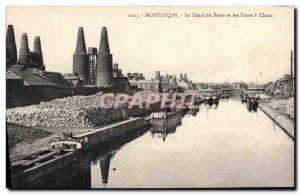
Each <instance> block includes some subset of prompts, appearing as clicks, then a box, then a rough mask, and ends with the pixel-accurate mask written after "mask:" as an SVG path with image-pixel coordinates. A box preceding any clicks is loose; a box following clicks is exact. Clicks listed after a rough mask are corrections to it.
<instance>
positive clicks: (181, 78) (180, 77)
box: [179, 73, 183, 82]
mask: <svg viewBox="0 0 300 194" xmlns="http://www.w3.org/2000/svg"><path fill="white" fill-rule="evenodd" d="M182 80H183V76H182V73H181V74H180V76H179V81H180V82H181V81H182Z"/></svg>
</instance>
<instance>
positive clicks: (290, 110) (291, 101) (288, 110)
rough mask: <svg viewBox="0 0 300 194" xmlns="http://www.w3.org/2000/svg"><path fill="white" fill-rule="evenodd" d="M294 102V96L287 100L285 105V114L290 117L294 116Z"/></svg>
mask: <svg viewBox="0 0 300 194" xmlns="http://www.w3.org/2000/svg"><path fill="white" fill-rule="evenodd" d="M294 103H295V99H294V97H292V98H290V99H289V100H288V101H287V105H286V114H287V115H289V116H290V117H292V118H295V114H294V113H295V111H294V108H295V106H294Z"/></svg>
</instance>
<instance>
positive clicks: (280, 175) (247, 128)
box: [91, 98, 294, 188]
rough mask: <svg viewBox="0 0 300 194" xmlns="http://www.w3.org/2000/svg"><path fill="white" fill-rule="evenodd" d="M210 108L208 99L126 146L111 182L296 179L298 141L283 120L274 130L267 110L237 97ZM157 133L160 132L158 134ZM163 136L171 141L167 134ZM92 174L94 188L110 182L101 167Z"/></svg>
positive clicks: (218, 183)
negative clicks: (285, 128) (284, 128)
mask: <svg viewBox="0 0 300 194" xmlns="http://www.w3.org/2000/svg"><path fill="white" fill-rule="evenodd" d="M205 109H206V108H205V105H204V104H203V105H201V108H200V111H199V112H197V113H196V114H195V113H194V114H195V116H193V114H184V117H183V118H182V120H181V124H180V125H178V126H176V127H175V128H172V127H170V128H161V127H154V128H150V131H149V133H148V134H145V135H143V136H141V137H139V138H137V139H135V140H134V141H132V142H130V143H128V144H126V146H123V147H122V149H120V150H119V151H118V152H117V153H116V154H115V155H114V158H112V157H111V158H110V168H111V169H110V173H109V180H108V183H107V184H106V185H105V186H106V187H107V188H132V187H133V188H136V187H138V188H170V187H171V188H178V187H241V186H247V187H255V186H258V187H259V186H260V187H262V186H263V187H268V186H290V185H293V175H294V171H293V170H294V169H293V159H294V156H293V145H294V144H293V141H292V140H290V139H289V138H288V137H287V135H286V134H285V133H284V132H283V131H282V130H279V128H277V126H276V128H277V129H278V130H276V131H274V126H273V122H272V121H271V120H270V119H269V118H268V117H267V116H266V115H265V114H264V113H263V112H261V111H260V110H257V112H256V115H254V114H249V112H248V110H247V106H246V105H245V104H242V103H241V100H240V99H237V100H235V98H232V99H229V100H225V99H224V100H223V99H222V100H220V103H219V105H218V107H217V109H212V108H210V109H206V110H207V111H209V112H210V114H209V116H208V117H206V116H205V114H206V113H205V112H206V111H205ZM201 110H203V111H201ZM173 132H174V133H173ZM153 134H154V137H156V135H158V134H160V137H158V138H154V139H153V138H152V137H153V136H152V135H153ZM167 134H172V135H167ZM163 137H165V140H166V141H162V140H161V139H163ZM157 140H159V141H157ZM274 161H276V162H274ZM166 166H167V167H168V168H166ZM97 168H98V169H99V166H98V167H97ZM113 168H117V170H116V171H113V170H112V169H113ZM178 169H180V170H178ZM91 176H92V182H93V184H92V187H93V188H103V187H104V185H103V183H102V180H100V178H99V177H101V175H100V170H99V172H98V173H97V172H96V167H93V165H92V173H91ZM96 177H98V178H96Z"/></svg>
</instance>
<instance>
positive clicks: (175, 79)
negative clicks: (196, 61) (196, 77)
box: [172, 74, 177, 84]
mask: <svg viewBox="0 0 300 194" xmlns="http://www.w3.org/2000/svg"><path fill="white" fill-rule="evenodd" d="M172 82H173V83H175V84H177V78H176V75H175V74H174V75H173V77H172Z"/></svg>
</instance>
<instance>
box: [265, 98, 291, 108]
mask: <svg viewBox="0 0 300 194" xmlns="http://www.w3.org/2000/svg"><path fill="white" fill-rule="evenodd" d="M269 105H270V106H271V107H272V108H274V109H285V108H286V105H287V100H286V99H282V100H274V99H272V100H271V101H270V103H269Z"/></svg>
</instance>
